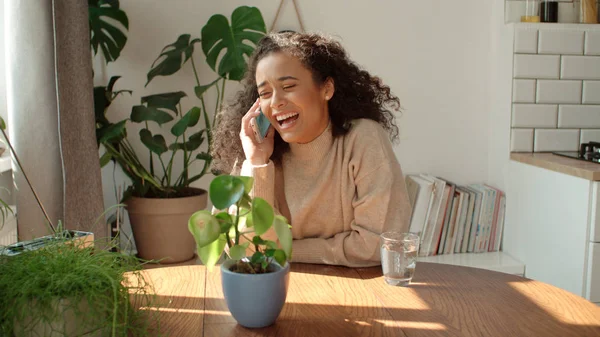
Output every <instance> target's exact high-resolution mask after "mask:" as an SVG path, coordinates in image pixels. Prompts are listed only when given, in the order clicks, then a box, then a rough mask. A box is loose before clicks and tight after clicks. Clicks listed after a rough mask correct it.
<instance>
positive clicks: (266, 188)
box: [240, 160, 275, 205]
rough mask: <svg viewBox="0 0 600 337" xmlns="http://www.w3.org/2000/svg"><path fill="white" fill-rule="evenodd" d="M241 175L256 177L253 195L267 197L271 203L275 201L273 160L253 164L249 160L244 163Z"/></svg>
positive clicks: (251, 193)
mask: <svg viewBox="0 0 600 337" xmlns="http://www.w3.org/2000/svg"><path fill="white" fill-rule="evenodd" d="M240 175H241V176H248V177H252V178H254V187H253V188H252V191H251V192H250V195H251V196H252V197H259V198H263V199H265V200H266V201H267V202H268V203H269V204H270V205H273V204H274V202H275V166H274V165H273V162H272V161H270V160H269V162H268V163H267V164H265V165H252V163H250V162H249V161H248V160H244V163H243V164H242V170H241V172H240Z"/></svg>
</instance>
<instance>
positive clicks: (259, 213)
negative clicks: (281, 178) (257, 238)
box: [252, 197, 275, 235]
mask: <svg viewBox="0 0 600 337" xmlns="http://www.w3.org/2000/svg"><path fill="white" fill-rule="evenodd" d="M274 215H275V214H274V212H273V207H271V205H269V203H268V202H267V201H266V200H264V199H262V198H258V197H256V198H254V199H253V200H252V221H253V222H254V232H255V233H256V235H263V234H264V233H265V232H266V231H267V230H269V228H271V225H273V218H274Z"/></svg>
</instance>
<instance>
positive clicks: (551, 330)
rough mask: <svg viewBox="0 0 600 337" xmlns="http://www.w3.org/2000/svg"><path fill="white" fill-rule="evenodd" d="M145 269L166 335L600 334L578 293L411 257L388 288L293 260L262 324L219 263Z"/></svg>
mask: <svg viewBox="0 0 600 337" xmlns="http://www.w3.org/2000/svg"><path fill="white" fill-rule="evenodd" d="M143 273H144V274H145V276H146V278H147V280H148V281H149V282H150V283H151V284H153V286H154V288H155V292H156V294H157V295H158V297H157V300H158V301H157V303H160V304H161V305H160V306H159V308H150V309H146V310H150V311H153V312H154V314H158V315H157V316H159V322H160V330H161V332H162V335H166V336H176V337H185V336H236V337H240V336H242V337H243V336H302V337H306V336H317V337H324V336H409V337H412V336H476V337H481V336H545V337H546V336H577V337H583V336H600V307H598V306H596V305H595V304H593V303H591V302H589V301H587V300H585V299H583V298H582V297H579V296H576V295H574V294H572V293H569V292H567V291H564V290H561V289H559V288H556V287H554V286H551V285H548V284H545V283H542V282H538V281H533V280H530V279H526V278H522V277H518V276H514V275H509V274H504V273H498V272H493V271H488V270H483V269H476V268H469V267H460V266H452V265H444V264H436V263H424V262H419V263H418V264H417V268H416V271H415V277H414V279H413V282H412V283H411V284H410V285H409V286H408V287H394V286H390V285H387V284H386V283H385V281H384V279H383V277H382V274H381V268H380V267H373V268H358V269H352V268H345V267H334V266H325V265H310V264H294V263H293V264H292V268H291V275H290V285H289V291H288V296H287V301H286V304H285V306H284V307H283V311H282V312H281V315H280V316H279V318H278V320H277V322H276V323H275V324H274V325H272V326H270V327H266V328H261V329H247V328H244V327H242V326H240V325H238V324H237V323H236V321H235V320H234V319H233V317H232V316H231V315H230V313H229V311H228V309H227V304H226V302H225V300H224V298H223V292H222V289H221V274H220V271H219V268H215V269H214V270H213V271H211V272H209V271H207V270H206V268H205V267H204V266H201V265H193V266H178V267H165V268H157V269H151V270H145V271H144V272H143ZM248 291H252V289H248ZM260 307H261V305H260V303H256V309H257V310H260Z"/></svg>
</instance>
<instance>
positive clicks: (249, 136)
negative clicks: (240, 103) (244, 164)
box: [240, 99, 275, 165]
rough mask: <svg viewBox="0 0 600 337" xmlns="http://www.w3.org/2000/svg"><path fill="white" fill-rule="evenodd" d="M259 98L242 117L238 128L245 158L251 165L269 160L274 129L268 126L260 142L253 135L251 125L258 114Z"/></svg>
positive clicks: (262, 163)
mask: <svg viewBox="0 0 600 337" xmlns="http://www.w3.org/2000/svg"><path fill="white" fill-rule="evenodd" d="M258 108H259V100H258V99H257V100H256V102H254V104H253V105H252V107H251V108H250V110H248V112H247V113H246V114H245V115H244V117H242V127H241V130H240V139H241V141H242V147H243V148H244V154H245V155H246V160H249V161H250V163H252V165H264V164H267V163H268V162H269V159H270V158H271V155H272V154H273V139H274V137H275V129H274V128H273V126H270V127H269V131H267V135H266V136H265V139H263V141H262V142H260V143H259V142H258V141H257V140H256V138H255V137H254V132H253V130H252V126H253V124H254V123H256V121H255V119H256V116H258V114H259V109H258Z"/></svg>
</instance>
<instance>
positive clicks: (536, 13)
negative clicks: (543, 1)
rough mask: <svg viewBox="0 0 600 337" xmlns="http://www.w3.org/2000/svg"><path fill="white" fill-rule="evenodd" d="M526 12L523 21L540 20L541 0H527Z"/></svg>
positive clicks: (522, 17)
mask: <svg viewBox="0 0 600 337" xmlns="http://www.w3.org/2000/svg"><path fill="white" fill-rule="evenodd" d="M524 14H525V15H522V16H521V22H540V0H525V13H524Z"/></svg>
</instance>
